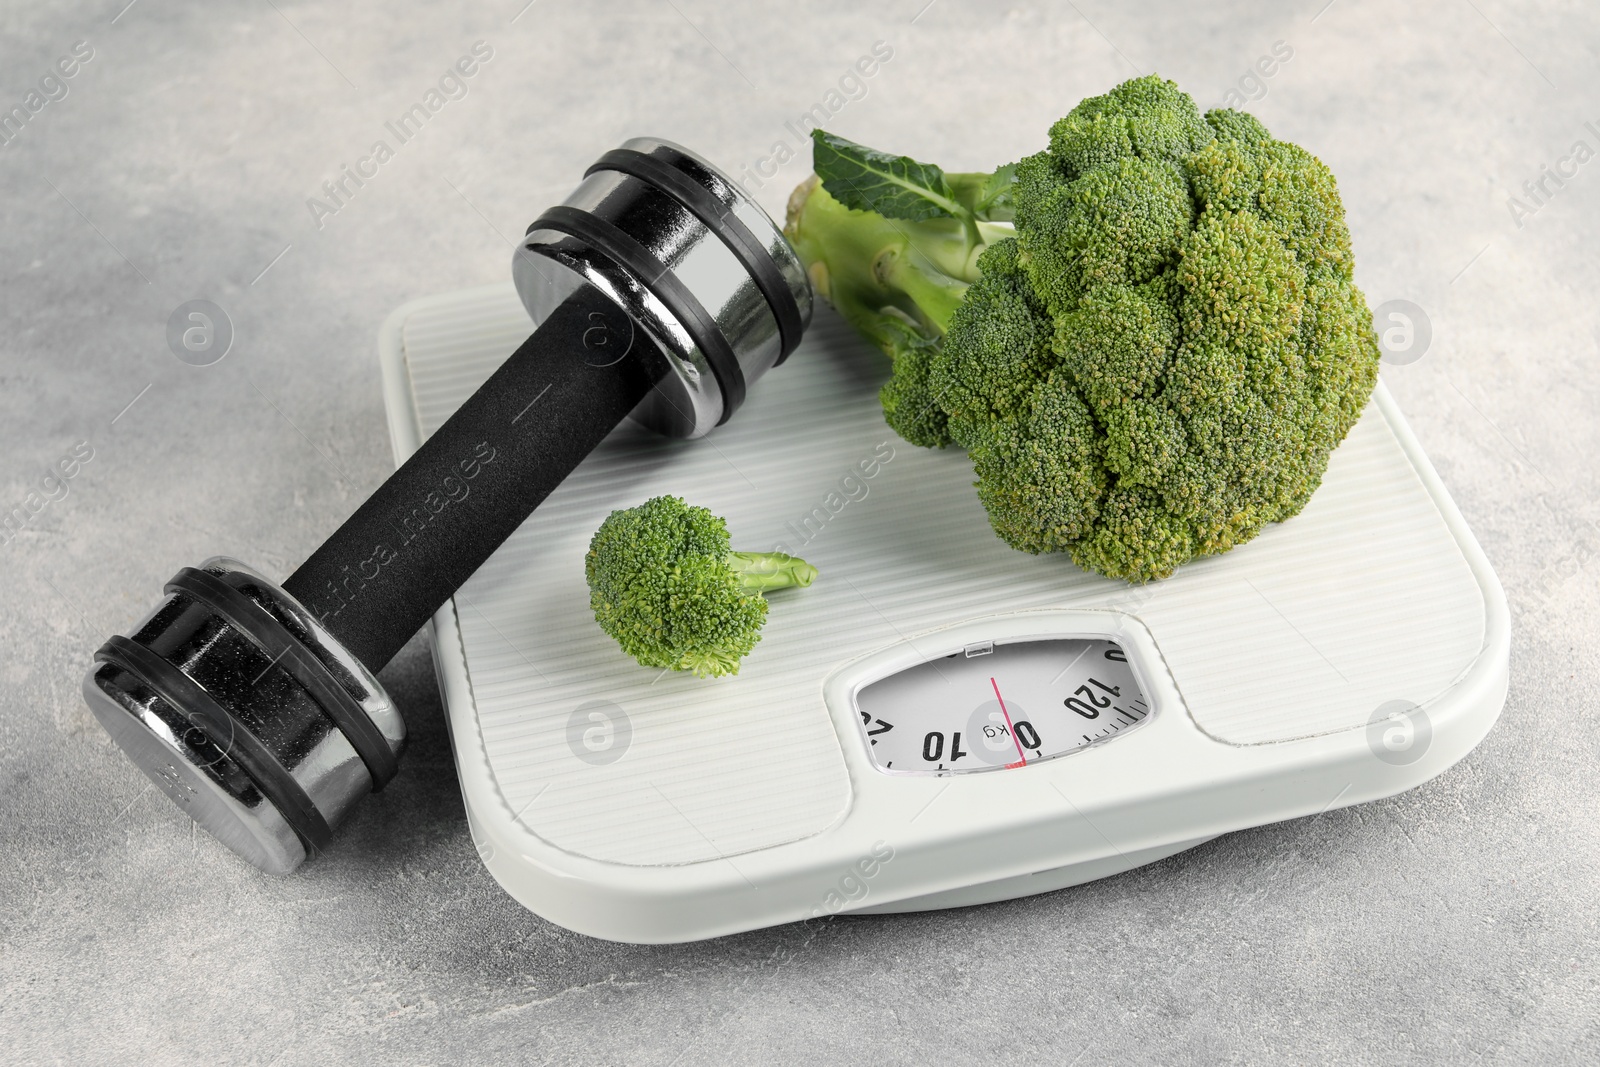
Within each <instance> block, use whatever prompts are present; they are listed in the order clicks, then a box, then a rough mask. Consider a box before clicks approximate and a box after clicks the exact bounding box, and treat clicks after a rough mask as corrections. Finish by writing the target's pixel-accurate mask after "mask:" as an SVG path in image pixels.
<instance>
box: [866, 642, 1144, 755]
mask: <svg viewBox="0 0 1600 1067" xmlns="http://www.w3.org/2000/svg"><path fill="white" fill-rule="evenodd" d="M855 705H856V713H857V717H858V719H859V721H860V724H861V736H862V739H863V740H864V742H865V743H866V745H867V750H868V754H869V756H870V758H871V760H872V763H873V766H875V767H876V768H877V769H878V770H880V771H883V772H884V773H886V774H915V775H936V776H942V775H951V774H967V773H974V772H980V771H998V770H1015V769H1018V768H1022V767H1027V766H1029V765H1032V764H1035V763H1041V762H1043V761H1045V760H1050V759H1055V758H1057V757H1059V756H1065V755H1067V754H1069V753H1072V752H1076V751H1078V750H1079V749H1083V748H1087V747H1089V746H1090V745H1095V744H1101V743H1104V742H1107V741H1111V740H1114V739H1116V738H1119V737H1122V736H1124V735H1125V734H1127V733H1129V732H1130V731H1132V730H1133V729H1135V728H1136V727H1138V726H1139V725H1140V724H1141V723H1143V722H1144V721H1145V719H1146V718H1148V716H1149V714H1150V705H1149V704H1148V703H1147V702H1146V699H1145V694H1144V692H1143V690H1142V689H1141V688H1140V685H1139V681H1138V676H1137V675H1136V673H1135V672H1134V669H1133V666H1132V664H1130V663H1129V662H1128V656H1127V653H1126V651H1125V650H1124V649H1123V648H1122V646H1121V645H1119V644H1117V643H1116V642H1114V641H1109V640H1106V639H1104V638H1048V639H1039V640H1032V641H1014V642H1006V643H999V644H997V643H995V642H992V641H984V642H978V643H976V644H970V645H967V646H966V647H965V648H964V649H962V650H960V651H958V652H953V653H951V654H949V655H947V656H943V657H940V658H938V659H931V660H927V661H925V662H923V663H919V664H917V665H915V666H912V667H908V668H906V669H904V670H901V671H898V672H896V673H894V674H891V675H889V676H887V677H885V678H880V679H878V680H876V681H874V682H870V683H868V684H867V685H864V686H862V687H861V688H860V689H858V690H857V691H856V694H855Z"/></svg>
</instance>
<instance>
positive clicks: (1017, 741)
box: [989, 677, 1028, 766]
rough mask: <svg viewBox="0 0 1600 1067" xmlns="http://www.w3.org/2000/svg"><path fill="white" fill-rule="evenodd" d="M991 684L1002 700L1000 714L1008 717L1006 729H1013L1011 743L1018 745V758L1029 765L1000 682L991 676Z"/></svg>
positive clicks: (999, 699) (996, 697)
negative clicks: (1007, 707)
mask: <svg viewBox="0 0 1600 1067" xmlns="http://www.w3.org/2000/svg"><path fill="white" fill-rule="evenodd" d="M989 684H990V685H992V686H994V698H995V699H996V700H998V701H999V702H1000V714H1002V715H1004V716H1005V717H1006V729H1007V730H1009V731H1011V743H1012V744H1014V745H1016V746H1017V758H1018V759H1019V760H1021V761H1022V764H1023V766H1027V764H1028V757H1027V754H1026V753H1024V752H1023V751H1022V741H1021V740H1020V739H1019V738H1018V737H1017V729H1016V727H1014V726H1012V725H1011V713H1010V712H1009V711H1007V710H1006V698H1005V697H1003V696H1001V695H1000V683H999V682H997V681H995V680H994V678H993V677H990V679H989Z"/></svg>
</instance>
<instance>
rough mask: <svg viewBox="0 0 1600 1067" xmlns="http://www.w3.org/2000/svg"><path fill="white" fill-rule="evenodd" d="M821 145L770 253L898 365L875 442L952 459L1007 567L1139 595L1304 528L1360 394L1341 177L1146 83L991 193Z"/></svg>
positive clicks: (1368, 348)
mask: <svg viewBox="0 0 1600 1067" xmlns="http://www.w3.org/2000/svg"><path fill="white" fill-rule="evenodd" d="M814 145H815V152H814V159H815V167H816V171H817V175H818V176H819V178H820V182H819V181H818V179H817V178H813V179H810V180H808V181H807V182H806V183H805V184H802V185H801V187H800V188H798V189H796V190H795V193H794V195H793V196H792V197H791V198H790V202H789V218H788V225H787V226H786V231H787V233H788V235H789V237H790V239H791V240H792V241H793V242H794V244H795V247H796V248H797V249H798V251H799V252H800V255H801V256H802V258H803V259H804V260H805V261H806V263H807V266H808V269H809V271H810V274H811V278H812V281H813V283H814V284H815V285H816V287H817V290H818V291H819V292H820V293H821V294H822V295H823V296H824V297H826V298H827V299H828V300H829V301H830V302H832V303H833V305H834V306H835V307H836V308H837V309H838V310H839V311H840V312H841V313H842V314H843V315H844V316H845V318H847V319H848V320H849V321H851V322H852V323H853V324H854V325H855V326H856V327H857V328H858V329H859V330H861V332H862V333H864V334H865V335H866V336H867V337H868V338H870V339H871V340H873V341H874V342H876V343H877V344H878V345H879V346H880V347H882V348H883V349H884V351H885V352H887V353H888V354H889V355H890V356H891V357H892V359H893V361H894V367H893V375H892V377H891V379H890V381H889V382H888V383H887V384H886V385H885V386H884V388H883V392H882V400H883V409H884V415H885V417H886V418H887V419H888V421H889V424H890V425H891V426H892V427H893V428H894V429H895V431H896V432H898V433H899V434H900V435H901V436H903V437H905V438H906V439H907V440H908V441H911V442H912V443H914V444H918V445H923V446H929V447H942V446H944V445H946V444H949V443H951V442H954V443H956V444H959V445H961V446H964V447H965V448H966V449H967V451H968V453H969V455H970V456H971V458H972V463H973V467H974V469H975V471H976V473H977V477H978V480H977V488H978V496H979V499H980V500H981V501H982V502H983V505H984V507H985V508H986V509H987V510H988V512H989V519H990V522H991V524H992V525H993V527H994V529H995V532H996V533H997V534H999V536H1000V537H1001V538H1002V539H1004V540H1005V541H1006V543H1007V544H1010V545H1011V546H1013V547H1014V548H1019V549H1022V550H1024V551H1027V552H1068V553H1070V554H1071V556H1072V558H1073V559H1074V560H1075V561H1076V562H1077V563H1078V564H1079V565H1081V566H1083V567H1087V568H1091V569H1093V570H1096V571H1099V572H1101V573H1103V574H1107V575H1111V576H1113V577H1119V578H1126V579H1129V580H1132V581H1145V580H1148V579H1151V578H1160V577H1165V576H1166V575H1168V574H1170V573H1172V570H1173V569H1174V568H1175V567H1177V566H1178V565H1179V564H1181V563H1183V562H1184V561H1186V560H1188V559H1191V558H1193V557H1195V556H1199V555H1205V554H1208V553H1217V552H1225V551H1227V550H1228V549H1229V548H1232V547H1233V546H1234V545H1237V544H1241V543H1243V542H1245V541H1248V540H1249V539H1250V538H1252V537H1254V536H1255V535H1256V534H1257V533H1259V532H1260V531H1261V529H1262V527H1263V526H1265V525H1266V524H1267V523H1269V522H1277V521H1280V520H1283V519H1287V518H1289V517H1291V516H1293V515H1295V514H1297V513H1298V512H1299V511H1300V509H1301V508H1302V507H1304V506H1305V503H1306V501H1307V500H1308V499H1309V498H1310V496H1311V494H1312V492H1313V491H1314V490H1315V489H1316V487H1317V485H1318V484H1319V483H1320V481H1321V478H1322V472H1323V470H1324V469H1325V468H1326V466H1327V462H1328V455H1329V453H1330V452H1331V451H1332V450H1333V448H1334V446H1335V445H1337V444H1338V443H1339V442H1340V441H1341V440H1342V439H1343V438H1344V436H1345V433H1346V432H1347V431H1348V430H1349V429H1350V427H1351V425H1353V424H1354V422H1355V421H1356V418H1357V416H1358V415H1360V413H1361V409H1362V407H1363V406H1365V404H1366V401H1367V398H1368V396H1369V395H1370V394H1371V392H1372V388H1373V384H1374V383H1375V381H1376V380H1377V373H1378V359H1379V350H1378V344H1377V337H1376V335H1375V333H1374V331H1373V328H1372V315H1371V312H1370V311H1368V309H1367V305H1366V300H1365V298H1364V297H1363V296H1362V295H1361V292H1360V290H1358V289H1357V288H1356V287H1355V285H1354V284H1353V283H1352V281H1351V272H1352V267H1353V261H1352V257H1351V251H1350V234H1349V231H1348V230H1347V229H1346V227H1345V222H1344V209H1343V206H1342V205H1341V203H1340V200H1339V193H1338V189H1337V187H1336V186H1335V184H1334V179H1333V175H1332V173H1330V172H1329V170H1328V168H1327V167H1326V166H1324V165H1323V164H1322V163H1321V162H1320V161H1319V160H1318V159H1317V158H1316V157H1315V156H1313V155H1311V153H1309V152H1307V151H1306V150H1305V149H1303V148H1300V147H1298V146H1296V145H1293V144H1289V143H1287V142H1284V141H1278V140H1275V139H1273V137H1272V136H1271V135H1270V134H1268V133H1267V131H1266V129H1265V128H1263V127H1262V125H1261V123H1259V122H1257V121H1256V120H1255V119H1254V118H1253V117H1251V116H1250V115H1247V114H1244V113H1242V112H1238V111H1229V110H1217V111H1212V112H1209V113H1207V114H1206V115H1205V116H1204V117H1202V116H1201V114H1200V112H1199V110H1198V109H1197V108H1196V107H1195V104H1194V101H1193V100H1192V99H1190V98H1189V96H1188V95H1187V94H1185V93H1182V92H1180V91H1179V90H1178V88H1177V86H1176V85H1174V84H1173V83H1172V82H1169V81H1163V80H1162V79H1160V78H1158V77H1155V76H1150V77H1144V78H1138V79H1135V80H1132V81H1128V82H1125V83H1123V84H1122V85H1119V86H1118V87H1117V88H1115V89H1113V90H1112V91H1111V92H1110V93H1107V94H1106V95H1105V96H1097V97H1092V98H1090V99H1088V100H1085V101H1083V102H1082V103H1081V104H1079V105H1078V106H1077V107H1076V108H1074V109H1073V110H1072V112H1071V113H1070V114H1069V115H1067V117H1066V118H1064V119H1062V120H1061V121H1059V122H1057V123H1056V124H1055V125H1054V126H1053V127H1051V130H1050V146H1049V148H1047V149H1046V150H1045V151H1043V152H1040V153H1038V154H1037V155H1033V156H1029V157H1028V158H1026V159H1024V160H1022V161H1021V162H1020V163H1017V164H1014V165H1011V166H1007V167H1003V168H1001V169H1000V170H999V171H996V172H995V173H994V174H992V175H983V174H945V173H943V172H942V171H940V169H939V168H938V167H934V166H929V165H926V164H921V163H917V162H915V161H913V160H910V159H908V158H906V157H903V156H899V157H897V156H890V155H887V154H885V153H881V152H876V151H873V150H871V149H867V148H863V147H862V146H860V145H855V144H852V143H851V142H849V141H845V140H843V139H842V138H838V137H835V136H833V135H831V134H827V133H823V132H822V131H820V130H819V131H816V133H815V134H814ZM1007 219H1013V220H1014V231H1013V230H1012V229H1011V228H1009V227H1006V226H1004V225H1003V222H1004V221H1005V220H1007Z"/></svg>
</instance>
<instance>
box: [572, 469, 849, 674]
mask: <svg viewBox="0 0 1600 1067" xmlns="http://www.w3.org/2000/svg"><path fill="white" fill-rule="evenodd" d="M584 576H585V577H586V578H587V579H588V581H589V606H590V607H591V608H593V609H594V618H595V621H596V622H598V623H599V624H600V628H601V629H602V630H604V631H605V632H606V633H608V634H610V635H611V636H612V637H613V638H615V639H616V642H617V644H619V645H621V646H622V650H623V651H624V652H626V653H627V654H628V655H630V656H632V657H633V658H634V659H636V660H638V661H639V662H640V663H642V664H644V665H645V666H646V667H670V668H672V669H673V670H678V671H693V672H694V673H695V674H697V675H699V676H700V677H702V678H704V677H707V676H708V675H718V674H738V673H739V661H740V660H742V659H744V657H745V656H748V655H749V654H750V650H751V649H753V648H754V647H755V645H756V642H757V641H759V640H761V627H762V625H763V624H764V623H765V622H766V621H767V601H766V598H765V597H763V596H762V595H761V594H763V593H767V592H771V591H772V590H774V589H784V588H787V587H789V586H806V585H810V584H811V582H812V580H813V579H814V578H816V576H817V569H816V568H815V567H813V566H811V564H809V563H807V562H806V561H805V560H803V559H796V558H795V557H794V556H790V555H786V554H785V553H782V552H733V551H730V550H729V541H728V524H727V523H726V522H725V521H723V520H722V519H720V518H718V517H717V516H716V515H713V514H712V513H711V512H710V511H708V510H706V509H705V508H697V507H694V506H693V505H690V504H686V503H684V502H683V501H682V500H680V499H679V498H678V497H675V496H658V497H655V498H654V499H652V500H647V501H645V502H644V503H643V504H640V505H639V506H638V507H635V508H628V509H627V510H625V511H613V512H612V513H611V515H610V516H609V517H608V518H607V519H606V521H605V522H603V523H601V524H600V529H598V530H596V531H595V535H594V538H593V539H592V540H591V541H590V542H589V554H588V555H587V556H586V557H585V558H584Z"/></svg>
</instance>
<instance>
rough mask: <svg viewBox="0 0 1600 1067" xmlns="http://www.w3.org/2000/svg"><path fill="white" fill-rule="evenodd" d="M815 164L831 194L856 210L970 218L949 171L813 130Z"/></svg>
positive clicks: (900, 215)
mask: <svg viewBox="0 0 1600 1067" xmlns="http://www.w3.org/2000/svg"><path fill="white" fill-rule="evenodd" d="M811 141H812V150H811V165H812V167H813V169H815V170H816V172H817V177H818V178H820V179H822V187H823V188H824V189H826V190H827V191H828V195H829V196H831V197H833V198H834V199H835V200H837V201H839V203H841V204H843V205H844V206H845V207H847V208H852V209H854V210H856V211H876V212H877V213H878V214H880V215H882V216H884V217H885V218H890V219H906V220H908V221H910V222H919V221H921V220H922V219H934V218H957V217H966V216H967V215H968V212H967V211H966V209H965V208H963V207H962V206H961V204H959V203H958V202H957V201H956V198H955V194H954V193H953V192H952V191H951V189H950V183H949V182H947V181H945V177H944V171H942V170H940V169H939V168H938V167H936V166H934V165H933V164H931V163H918V162H917V161H916V160H914V159H912V158H911V157H910V156H892V155H890V154H889V153H887V152H880V151H878V150H877V149H875V148H868V147H866V146H865V145H859V144H856V143H855V142H854V141H847V140H845V139H844V138H843V137H837V136H835V135H834V134H831V133H828V132H827V131H826V130H821V129H817V130H812V131H811Z"/></svg>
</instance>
